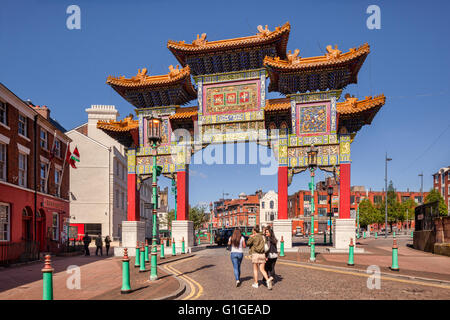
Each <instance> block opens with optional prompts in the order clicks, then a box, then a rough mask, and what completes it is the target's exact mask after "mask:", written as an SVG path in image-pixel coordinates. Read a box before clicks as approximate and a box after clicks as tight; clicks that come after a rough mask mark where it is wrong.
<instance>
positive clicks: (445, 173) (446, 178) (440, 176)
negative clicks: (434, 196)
mask: <svg viewBox="0 0 450 320" xmlns="http://www.w3.org/2000/svg"><path fill="white" fill-rule="evenodd" d="M433 188H434V189H435V190H437V191H439V193H440V194H441V196H442V197H443V198H444V200H445V203H446V204H447V208H448V214H449V215H450V166H448V167H446V168H441V169H439V171H438V172H436V173H435V174H433Z"/></svg>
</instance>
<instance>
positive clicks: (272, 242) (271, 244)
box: [264, 226, 278, 281]
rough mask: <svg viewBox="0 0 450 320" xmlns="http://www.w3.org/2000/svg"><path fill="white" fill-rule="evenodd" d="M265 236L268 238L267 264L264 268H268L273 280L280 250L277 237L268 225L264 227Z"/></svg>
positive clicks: (267, 270)
mask: <svg viewBox="0 0 450 320" xmlns="http://www.w3.org/2000/svg"><path fill="white" fill-rule="evenodd" d="M264 237H265V238H266V249H267V250H265V253H266V264H265V266H264V270H266V272H267V275H268V276H269V279H271V280H272V281H273V279H274V278H275V263H276V262H277V258H278V250H277V242H278V240H277V238H275V235H274V233H273V230H272V228H271V227H269V226H267V227H265V228H264Z"/></svg>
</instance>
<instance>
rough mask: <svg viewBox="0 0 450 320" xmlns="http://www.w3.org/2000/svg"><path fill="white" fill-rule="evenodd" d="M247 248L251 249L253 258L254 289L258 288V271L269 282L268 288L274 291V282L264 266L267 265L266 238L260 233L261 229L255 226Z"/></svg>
mask: <svg viewBox="0 0 450 320" xmlns="http://www.w3.org/2000/svg"><path fill="white" fill-rule="evenodd" d="M247 246H248V247H249V248H250V250H249V253H250V254H251V257H252V264H253V280H254V283H253V284H252V287H253V288H258V269H259V271H260V272H261V273H262V275H263V277H264V279H266V282H267V288H268V289H269V290H271V289H272V280H271V279H269V277H268V276H267V272H266V270H264V265H265V264H266V255H265V254H264V237H263V235H262V234H261V233H259V227H258V226H255V227H254V228H253V230H252V235H251V236H250V238H249V239H248V240H247Z"/></svg>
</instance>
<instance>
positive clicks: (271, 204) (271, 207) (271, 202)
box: [270, 200, 273, 209]
mask: <svg viewBox="0 0 450 320" xmlns="http://www.w3.org/2000/svg"><path fill="white" fill-rule="evenodd" d="M270 209H273V200H272V201H270Z"/></svg>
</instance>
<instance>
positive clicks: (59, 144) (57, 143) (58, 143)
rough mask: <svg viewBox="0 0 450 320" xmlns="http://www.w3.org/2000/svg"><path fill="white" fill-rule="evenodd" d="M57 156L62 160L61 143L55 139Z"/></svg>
mask: <svg viewBox="0 0 450 320" xmlns="http://www.w3.org/2000/svg"><path fill="white" fill-rule="evenodd" d="M55 156H56V157H58V158H61V141H60V140H58V139H55Z"/></svg>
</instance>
